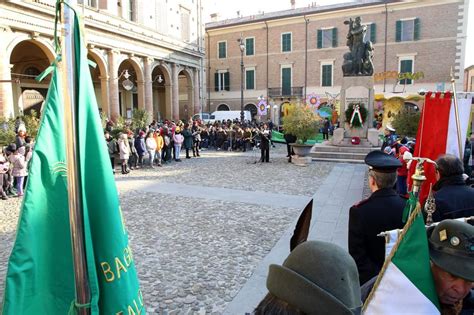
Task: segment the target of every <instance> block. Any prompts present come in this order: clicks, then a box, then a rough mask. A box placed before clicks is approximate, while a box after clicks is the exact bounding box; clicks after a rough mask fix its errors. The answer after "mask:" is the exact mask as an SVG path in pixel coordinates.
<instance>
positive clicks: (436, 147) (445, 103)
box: [409, 92, 472, 204]
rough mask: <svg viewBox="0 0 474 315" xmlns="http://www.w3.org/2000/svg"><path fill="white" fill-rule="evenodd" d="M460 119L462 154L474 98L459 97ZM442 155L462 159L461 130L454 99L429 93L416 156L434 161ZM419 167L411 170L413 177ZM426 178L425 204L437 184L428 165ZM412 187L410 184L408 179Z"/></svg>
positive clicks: (419, 132)
mask: <svg viewBox="0 0 474 315" xmlns="http://www.w3.org/2000/svg"><path fill="white" fill-rule="evenodd" d="M457 100H458V116H459V123H460V135H461V150H462V151H461V153H464V144H465V140H466V136H467V129H468V125H469V118H470V113H471V102H472V97H469V98H466V97H464V95H462V94H461V95H460V96H458V97H457ZM442 154H453V155H455V156H457V157H460V158H461V160H462V155H460V154H459V142H458V128H457V126H456V115H455V109H454V99H453V95H452V93H450V92H446V93H444V94H442V93H440V92H437V93H432V92H428V93H427V94H426V96H425V104H424V106H423V111H422V113H421V117H420V122H419V124H418V133H417V135H416V146H415V152H414V154H413V156H415V157H424V158H429V159H431V160H433V161H435V160H436V159H437V158H438V157H439V156H440V155H442ZM415 165H416V163H412V164H411V167H410V173H411V174H410V176H409V178H410V177H411V175H412V174H413V172H414V170H415ZM424 167H425V176H426V177H427V180H426V181H425V182H424V183H423V187H422V190H421V194H420V201H421V203H422V204H423V203H424V201H425V199H426V197H427V196H428V193H429V191H430V185H431V184H434V183H435V182H436V178H435V168H434V166H433V165H430V164H428V163H425V165H424ZM409 181H410V184H411V180H410V179H409Z"/></svg>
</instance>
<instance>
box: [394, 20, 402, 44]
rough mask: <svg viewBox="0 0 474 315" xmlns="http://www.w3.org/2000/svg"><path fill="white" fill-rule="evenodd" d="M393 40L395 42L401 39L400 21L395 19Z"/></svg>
mask: <svg viewBox="0 0 474 315" xmlns="http://www.w3.org/2000/svg"><path fill="white" fill-rule="evenodd" d="M395 26H396V27H395V40H396V41H397V42H401V41H402V21H397V24H396V25H395Z"/></svg>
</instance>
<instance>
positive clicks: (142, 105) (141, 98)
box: [137, 80, 146, 109]
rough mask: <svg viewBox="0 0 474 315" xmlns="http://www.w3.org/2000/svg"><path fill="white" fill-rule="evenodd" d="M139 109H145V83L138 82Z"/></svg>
mask: <svg viewBox="0 0 474 315" xmlns="http://www.w3.org/2000/svg"><path fill="white" fill-rule="evenodd" d="M137 93H138V108H140V109H146V108H145V81H141V80H140V81H137Z"/></svg>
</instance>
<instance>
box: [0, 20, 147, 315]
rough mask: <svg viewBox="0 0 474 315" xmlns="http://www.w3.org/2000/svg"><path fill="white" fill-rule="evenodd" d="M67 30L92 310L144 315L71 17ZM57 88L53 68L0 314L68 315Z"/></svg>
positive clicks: (70, 294) (70, 281) (70, 274)
mask: <svg viewBox="0 0 474 315" xmlns="http://www.w3.org/2000/svg"><path fill="white" fill-rule="evenodd" d="M74 30H75V47H76V51H75V56H76V59H75V65H73V66H74V67H75V73H76V82H77V87H76V91H77V97H78V101H77V104H78V106H77V133H78V134H77V144H78V155H79V158H78V163H79V169H80V172H79V176H80V183H81V184H80V187H79V192H80V194H81V197H82V203H83V209H82V210H83V217H84V234H85V235H84V240H85V249H86V260H87V267H88V269H87V273H88V277H89V286H90V291H91V303H90V308H91V314H99V312H100V313H101V314H140V313H141V314H144V313H145V307H144V303H143V298H142V293H141V291H140V286H139V282H138V277H137V271H136V269H135V264H134V262H133V256H132V253H131V250H130V247H129V245H128V235H127V231H126V229H125V225H124V222H123V217H122V213H121V210H120V205H119V200H118V194H117V190H116V186H115V181H114V177H113V174H112V171H111V169H110V160H109V157H108V151H107V148H106V144H105V140H104V137H103V132H102V127H101V121H100V116H99V111H98V107H97V102H96V99H95V94H94V89H93V85H92V80H91V76H90V72H89V68H88V62H87V51H86V49H85V46H84V44H83V42H82V39H81V34H80V29H79V23H78V20H77V18H76V19H75V28H74ZM61 93H62V88H61V84H60V77H59V73H58V69H57V68H54V70H53V74H52V79H51V84H50V87H49V91H48V96H47V98H46V102H45V105H44V110H43V115H42V122H41V128H40V130H39V133H38V137H37V142H36V145H35V150H34V153H33V156H32V160H31V167H30V173H29V177H28V184H27V187H26V191H25V197H24V200H23V204H22V209H21V213H20V218H19V224H18V230H17V236H16V241H15V245H14V247H13V250H12V254H11V256H10V260H9V264H8V272H7V277H6V289H5V296H4V301H3V314H5V315H10V314H12V315H13V314H14V315H19V314H67V313H68V310H69V309H70V307H71V305H73V304H72V303H73V302H74V297H75V286H74V270H73V261H72V249H71V237H70V230H69V228H70V226H69V212H68V211H69V210H68V191H67V189H68V187H67V178H66V170H67V165H66V153H65V147H66V145H65V137H64V108H63V107H64V105H63V101H62V95H61ZM77 307H80V306H78V305H76V308H77Z"/></svg>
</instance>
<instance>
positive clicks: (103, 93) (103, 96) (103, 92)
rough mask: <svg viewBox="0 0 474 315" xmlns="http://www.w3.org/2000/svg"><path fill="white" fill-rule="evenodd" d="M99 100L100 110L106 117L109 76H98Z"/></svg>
mask: <svg viewBox="0 0 474 315" xmlns="http://www.w3.org/2000/svg"><path fill="white" fill-rule="evenodd" d="M99 79H100V100H101V103H102V111H103V113H104V114H105V115H107V117H110V103H109V102H110V98H109V76H107V75H104V76H100V77H99Z"/></svg>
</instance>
